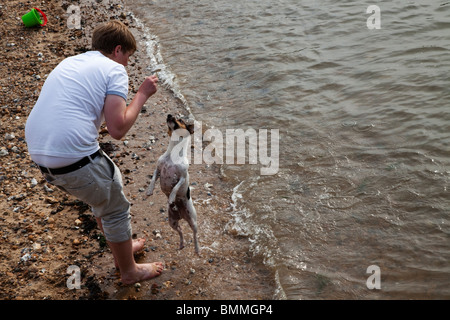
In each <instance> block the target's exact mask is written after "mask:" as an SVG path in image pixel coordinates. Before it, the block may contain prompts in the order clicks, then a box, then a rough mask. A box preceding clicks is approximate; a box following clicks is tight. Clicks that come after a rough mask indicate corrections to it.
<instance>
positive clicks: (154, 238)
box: [0, 0, 275, 300]
mask: <svg viewBox="0 0 450 320" xmlns="http://www.w3.org/2000/svg"><path fill="white" fill-rule="evenodd" d="M69 4H70V3H69V2H67V1H59V2H58V3H56V4H55V3H45V4H42V7H39V8H40V9H41V10H43V11H44V12H45V13H46V14H47V16H48V24H47V26H45V27H42V28H41V27H37V28H31V29H26V28H25V27H24V26H23V24H22V21H21V20H20V16H21V15H22V14H24V13H26V12H28V10H29V8H28V6H29V5H28V4H26V3H25V2H21V1H15V0H12V1H10V2H8V3H7V4H2V5H1V8H0V16H2V19H3V21H2V31H1V35H2V37H1V39H0V41H1V44H0V47H1V49H2V50H3V51H4V52H3V53H4V57H5V59H4V61H2V63H1V64H0V68H1V69H0V70H1V74H2V79H1V80H0V81H1V90H2V96H1V103H0V107H1V108H0V111H1V113H0V115H1V127H0V128H1V129H0V138H1V140H0V141H1V145H0V148H1V150H0V151H1V152H2V154H3V155H2V156H1V157H0V160H1V162H0V163H1V165H0V189H1V190H0V191H1V192H0V257H1V261H0V299H5V300H6V299H25V300H41V299H54V300H71V299H113V300H114V299H136V300H141V299H142V300H243V299H250V300H254V299H265V300H268V299H274V296H275V284H274V275H273V274H272V272H271V271H270V270H268V269H267V268H266V267H265V266H264V265H263V264H262V262H261V261H258V260H257V259H255V258H254V257H252V254H251V253H250V252H249V241H248V239H246V238H240V237H237V236H235V235H233V234H232V232H227V229H226V225H227V223H228V222H229V221H230V220H231V219H232V216H231V214H230V212H231V211H232V208H231V203H232V200H231V194H232V188H230V186H228V185H227V181H226V178H224V177H223V176H221V174H220V167H218V166H207V165H205V164H202V165H195V164H191V166H190V170H189V173H190V182H191V188H192V197H193V199H194V205H195V207H196V210H197V214H198V225H199V242H200V247H201V248H202V252H201V256H200V257H196V256H195V254H194V250H193V245H192V243H191V240H192V232H191V230H190V228H189V227H188V225H187V223H185V222H184V221H183V222H181V227H182V229H183V231H184V234H185V238H186V242H187V243H186V247H185V248H184V249H183V250H178V249H177V248H178V241H179V238H178V234H177V233H176V232H175V231H174V230H172V229H171V228H170V226H169V225H168V223H167V209H166V202H167V200H166V197H165V195H164V194H162V192H161V191H160V190H159V185H158V184H157V187H156V189H155V193H154V195H153V196H152V197H150V198H148V199H144V198H145V189H146V188H147V186H148V183H149V182H150V175H151V174H152V173H153V170H154V166H155V164H156V160H157V159H158V157H159V156H160V155H161V154H162V153H163V152H164V151H165V147H166V146H167V144H168V137H167V133H166V132H167V128H166V124H165V119H166V116H167V114H168V113H172V114H173V115H184V116H188V113H189V111H188V110H187V109H186V108H184V106H183V104H182V103H181V102H180V101H179V100H178V99H177V98H176V97H175V96H174V95H173V94H172V93H171V92H170V90H169V89H167V88H164V87H163V86H160V87H159V90H158V92H157V93H156V94H155V95H154V96H153V97H151V98H150V99H149V100H148V101H147V103H146V105H145V108H144V110H143V112H142V113H141V115H140V117H139V118H138V120H137V121H136V123H135V125H134V126H133V128H132V129H131V130H130V131H129V132H128V134H127V135H126V137H125V138H124V139H122V141H115V140H113V139H112V138H111V137H110V136H109V135H108V134H107V133H106V132H104V131H101V134H100V137H99V142H100V143H101V146H102V148H103V149H104V150H105V151H106V152H107V153H108V154H109V155H110V156H111V158H112V159H113V160H114V161H115V162H116V164H117V165H118V166H119V168H120V170H121V172H122V176H123V182H124V191H125V194H126V195H127V197H128V199H129V200H130V201H131V202H132V209H131V214H132V226H133V237H144V238H146V239H147V241H146V245H145V248H144V250H143V251H142V252H140V253H139V254H137V255H136V259H137V261H138V262H151V261H163V262H164V264H165V270H164V271H163V273H162V275H161V276H159V277H157V278H154V279H152V280H148V281H144V282H142V283H139V285H132V286H123V285H122V284H121V283H120V275H119V274H118V272H117V270H116V269H115V268H114V263H113V258H112V254H111V253H110V251H109V249H108V248H106V247H105V246H104V243H103V241H102V236H101V235H100V234H99V230H98V229H97V227H96V224H95V219H94V218H93V216H92V214H91V213H90V212H89V208H87V206H86V205H84V204H83V203H80V202H78V201H76V199H74V198H72V197H69V196H67V195H65V194H64V193H62V192H61V191H59V190H50V189H52V186H51V185H48V184H46V182H45V180H44V179H43V177H42V175H41V174H40V172H39V171H38V169H37V168H36V167H35V166H34V165H33V163H32V162H31V159H30V158H29V156H28V153H27V149H26V144H25V141H24V126H25V121H26V118H27V115H28V114H29V112H30V110H31V108H32V107H33V105H34V102H35V101H36V99H37V97H38V95H39V89H40V87H41V86H42V84H43V83H44V81H45V77H46V74H48V73H49V72H50V71H51V70H52V69H53V68H54V67H55V66H56V65H57V64H58V63H59V62H60V61H61V60H63V59H64V58H65V57H67V56H71V55H74V54H78V53H81V52H84V51H87V50H88V49H89V47H90V38H91V35H92V30H93V27H95V25H96V24H97V23H98V22H101V21H104V20H107V19H111V18H113V19H118V20H121V21H122V22H124V23H126V24H128V26H129V27H130V29H131V30H132V32H133V34H134V35H135V37H136V41H137V43H138V51H137V52H136V53H135V54H134V55H133V56H132V57H131V59H130V63H129V66H128V67H127V68H126V69H127V71H128V74H129V88H130V90H129V101H131V99H132V98H133V97H134V94H135V93H136V91H137V89H138V87H139V85H140V84H141V82H142V81H143V79H144V77H145V76H146V75H148V74H147V73H148V69H147V67H148V66H147V65H146V61H147V60H148V59H149V57H148V56H147V53H146V50H145V48H144V36H145V35H144V34H143V30H142V25H140V24H139V23H137V21H136V20H135V19H134V18H133V15H129V14H128V11H127V8H126V7H124V5H123V3H122V1H109V4H108V7H104V6H103V5H102V4H101V3H100V4H97V5H95V7H94V8H84V7H82V8H81V12H80V13H81V17H82V19H81V26H82V29H80V30H78V29H68V28H67V14H66V10H67V8H68V6H69ZM72 265H75V266H78V267H79V268H80V271H81V288H80V289H76V290H69V289H68V288H67V285H66V281H67V279H68V277H69V275H68V274H67V268H68V267H69V266H72Z"/></svg>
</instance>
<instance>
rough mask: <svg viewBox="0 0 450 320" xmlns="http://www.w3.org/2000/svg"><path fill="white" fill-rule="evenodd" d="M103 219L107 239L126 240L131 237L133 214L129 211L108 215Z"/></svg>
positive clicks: (111, 240) (114, 240) (112, 240)
mask: <svg viewBox="0 0 450 320" xmlns="http://www.w3.org/2000/svg"><path fill="white" fill-rule="evenodd" d="M101 220H102V225H103V232H104V234H105V238H106V240H107V241H110V242H124V241H127V240H129V239H130V238H131V215H130V213H129V212H124V213H120V214H113V215H106V216H103V217H102V218H101Z"/></svg>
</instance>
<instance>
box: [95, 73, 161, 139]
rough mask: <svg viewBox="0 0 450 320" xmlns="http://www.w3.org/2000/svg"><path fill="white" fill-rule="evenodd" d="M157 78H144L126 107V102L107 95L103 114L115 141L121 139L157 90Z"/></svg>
mask: <svg viewBox="0 0 450 320" xmlns="http://www.w3.org/2000/svg"><path fill="white" fill-rule="evenodd" d="M157 82H158V78H157V77H156V76H150V77H147V78H145V80H144V82H143V83H142V84H141V86H140V87H139V90H138V92H137V93H136V95H135V96H134V98H133V100H132V101H131V103H130V105H129V106H128V107H127V104H126V101H125V100H124V99H123V98H122V97H120V96H117V95H107V96H106V99H105V106H104V113H105V121H106V126H107V127H108V131H109V134H110V135H111V137H113V138H114V139H116V140H120V139H122V138H123V137H124V136H125V135H126V134H127V132H128V130H130V129H131V127H132V126H133V124H134V122H135V121H136V119H137V117H138V115H139V113H140V112H141V109H142V107H143V106H144V104H145V102H146V101H147V100H148V98H150V97H151V96H152V95H153V94H154V93H155V92H156V90H157V87H156V83H157Z"/></svg>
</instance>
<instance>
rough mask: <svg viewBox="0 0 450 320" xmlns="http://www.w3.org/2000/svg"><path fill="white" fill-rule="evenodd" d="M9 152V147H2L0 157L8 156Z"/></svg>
mask: <svg viewBox="0 0 450 320" xmlns="http://www.w3.org/2000/svg"><path fill="white" fill-rule="evenodd" d="M8 154H9V152H8V149H6V148H5V147H1V148H0V157H4V156H7V155H8Z"/></svg>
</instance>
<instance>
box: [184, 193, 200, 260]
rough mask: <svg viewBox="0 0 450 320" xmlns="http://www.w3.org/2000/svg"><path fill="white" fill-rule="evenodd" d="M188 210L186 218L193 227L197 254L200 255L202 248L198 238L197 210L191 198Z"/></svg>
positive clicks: (187, 206) (187, 205)
mask: <svg viewBox="0 0 450 320" xmlns="http://www.w3.org/2000/svg"><path fill="white" fill-rule="evenodd" d="M186 211H187V217H185V219H186V221H187V222H188V223H189V226H190V227H191V229H192V232H193V233H194V246H195V253H196V254H197V255H200V248H199V246H198V239H197V212H196V211H195V208H194V205H193V204H192V200H191V199H189V200H188V202H187V203H186Z"/></svg>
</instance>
